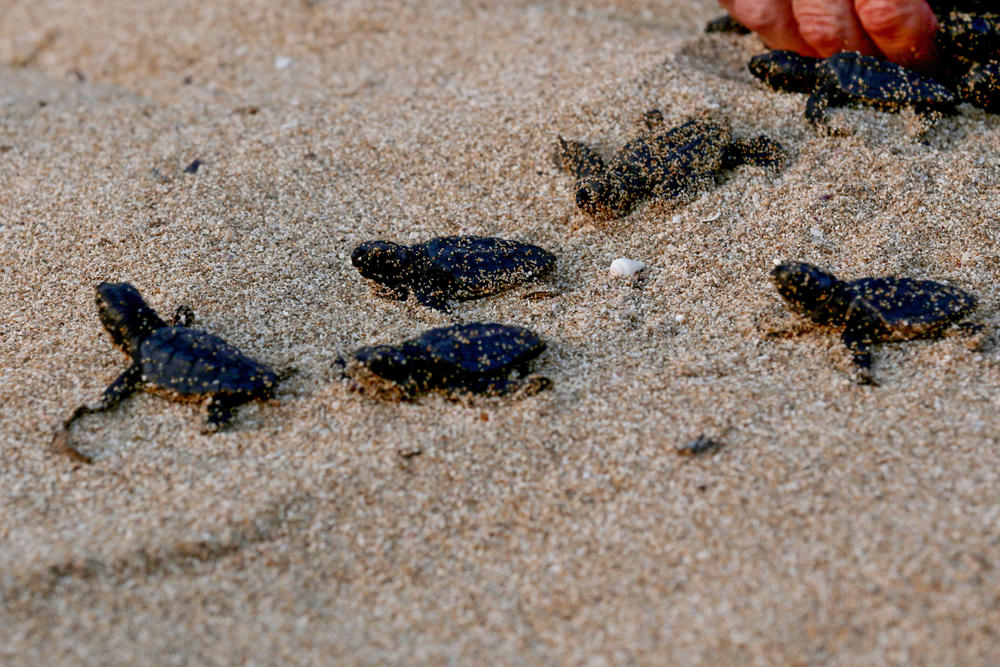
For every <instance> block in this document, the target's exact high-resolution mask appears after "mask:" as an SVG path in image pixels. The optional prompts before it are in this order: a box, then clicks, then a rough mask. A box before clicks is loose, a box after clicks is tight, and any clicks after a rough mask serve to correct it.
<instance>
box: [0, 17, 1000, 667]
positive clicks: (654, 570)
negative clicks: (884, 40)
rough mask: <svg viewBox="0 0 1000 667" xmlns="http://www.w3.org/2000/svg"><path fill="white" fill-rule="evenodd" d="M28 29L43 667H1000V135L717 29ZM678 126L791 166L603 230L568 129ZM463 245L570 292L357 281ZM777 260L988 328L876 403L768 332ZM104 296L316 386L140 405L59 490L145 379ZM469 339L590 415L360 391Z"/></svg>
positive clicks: (899, 363) (543, 285)
mask: <svg viewBox="0 0 1000 667" xmlns="http://www.w3.org/2000/svg"><path fill="white" fill-rule="evenodd" d="M277 4H281V5H283V6H282V7H280V8H279V7H276V6H275V5H277ZM0 5H2V8H3V11H2V13H3V16H4V20H3V22H2V23H0V275H2V277H3V281H2V284H3V289H2V290H0V452H2V460H3V464H2V465H0V489H2V490H3V492H2V494H0V602H2V607H0V615H2V622H0V662H3V663H4V664H11V665H21V664H23V665H38V664H109V663H119V664H157V665H159V664H219V665H230V664H403V665H414V664H418V665H419V664H570V665H577V664H586V665H617V664H710V665H728V664H753V665H770V664H794V665H807V664H808V665H814V664H830V665H885V664H907V665H912V664H927V665H945V664H966V665H972V664H982V665H988V664H997V663H1000V637H998V628H1000V430H998V410H1000V391H998V388H1000V345H998V342H1000V334H998V333H997V332H996V327H997V323H998V317H1000V313H998V306H1000V288H998V287H997V277H998V273H1000V116H996V115H988V114H986V113H984V112H982V111H980V110H978V109H974V108H972V107H969V106H968V105H965V106H962V107H961V113H960V114H959V115H957V116H954V117H951V118H946V119H944V120H942V121H941V122H939V123H938V124H937V125H935V126H934V127H931V128H929V129H928V128H927V127H926V126H924V125H923V123H922V121H921V120H920V119H919V118H918V117H917V116H916V115H914V114H913V113H912V112H909V111H904V112H902V113H900V114H886V113H881V112H877V111H873V110H871V109H847V110H837V111H835V112H833V122H834V123H835V124H836V125H837V126H838V127H840V128H842V129H843V130H844V131H845V135H844V136H829V135H822V134H818V133H816V132H815V131H814V130H813V128H812V127H810V126H809V124H808V123H807V122H806V121H805V119H804V118H803V109H804V107H805V97H804V96H801V95H794V94H783V93H776V92H773V91H771V90H769V89H766V88H765V87H764V86H762V85H761V84H760V83H759V82H757V81H756V80H755V79H753V78H752V77H751V76H750V74H749V73H748V72H747V71H746V68H745V62H746V60H747V59H748V58H749V57H751V56H752V55H754V54H756V53H759V52H762V51H763V50H764V49H763V46H762V45H761V43H760V42H759V41H758V40H757V39H756V38H755V37H752V36H746V37H736V36H718V35H704V34H702V32H701V30H702V27H703V26H704V23H705V21H707V20H708V19H710V18H713V17H715V16H717V15H718V14H719V9H718V7H717V6H716V5H715V3H714V2H709V1H700V2H693V3H689V2H680V1H679V0H660V1H655V0H618V1H613V0H580V1H578V2H567V1H562V0H551V1H533V2H529V1H527V0H510V1H506V2H501V1H499V0H483V1H480V2H472V1H459V0H452V1H449V0H437V1H433V2H431V1H427V2H416V1H407V0H396V1H393V2H390V1H385V2H369V1H362V0H325V1H324V0H301V1H297V2H288V3H270V2H266V1H264V0H245V1H242V2H237V1H236V0H202V1H201V2H193V1H190V0H179V1H173V2H172V1H168V0H148V1H147V2H141V3H136V2H125V1H124V0H105V1H103V2H98V1H96V0H80V1H79V2H73V3H62V2H56V1H55V0H43V1H41V2H27V1H24V0H10V1H8V2H3V3H0ZM652 108H658V109H661V110H662V112H663V115H664V117H665V120H666V121H667V122H668V123H671V124H677V123H680V122H682V121H683V120H684V119H686V118H687V117H689V116H691V115H693V114H698V113H700V112H703V111H706V110H713V111H715V112H719V113H722V114H725V115H726V116H727V117H728V118H729V119H730V120H731V123H732V126H733V131H734V133H735V134H736V135H738V136H753V135H757V134H766V135H768V136H769V137H771V138H773V139H775V140H777V141H779V142H781V144H783V145H784V146H785V148H786V149H787V150H788V154H789V155H788V160H787V162H786V164H785V165H784V167H783V168H782V169H781V170H780V171H777V172H775V171H771V170H767V169H764V168H760V167H752V166H743V167H739V168H737V169H735V170H732V171H727V172H725V173H723V174H721V175H720V176H719V178H718V179H717V181H716V182H715V183H714V184H712V185H711V186H705V187H701V188H697V189H695V190H693V191H691V192H690V193H688V194H686V195H685V196H683V197H681V198H679V199H676V200H653V201H650V202H647V203H644V204H642V205H641V206H639V207H638V208H637V209H636V210H635V211H634V212H633V213H632V214H631V215H629V216H628V217H626V218H623V219H621V220H618V221H614V222H610V223H596V222H594V221H593V220H590V219H588V218H587V217H586V216H584V215H583V214H582V213H580V212H579V211H578V210H577V209H576V207H575V205H574V201H573V195H574V183H573V180H572V179H571V178H570V177H568V176H567V175H566V174H565V173H563V172H561V171H560V170H559V169H558V167H557V165H556V163H555V161H554V159H553V151H554V148H555V145H556V141H557V137H559V136H563V137H567V138H572V139H578V140H581V141H586V142H589V143H591V144H593V145H595V146H597V147H598V148H599V149H600V150H601V151H602V152H604V154H605V155H608V154H611V153H613V151H614V150H615V149H616V148H618V147H620V146H621V145H623V144H624V143H625V142H626V141H628V140H629V139H630V138H632V137H634V136H636V134H637V133H638V132H639V130H640V127H641V123H642V118H643V114H644V112H646V111H647V110H649V109H652ZM196 159H197V160H200V161H201V162H202V165H201V167H200V168H199V169H198V170H197V172H195V173H186V172H185V171H184V170H185V168H186V167H188V166H189V165H190V164H191V163H192V162H193V161H194V160H196ZM446 234H481V235H491V236H501V237H505V238H511V239H517V240H521V241H527V242H531V243H536V244H539V245H541V246H543V247H545V248H547V249H549V250H550V251H552V252H553V253H555V254H556V255H557V257H558V265H557V268H556V270H555V271H554V272H553V273H552V274H551V275H549V276H548V277H547V278H545V279H543V280H542V281H541V282H539V283H537V284H533V285H528V286H525V287H523V288H517V289H514V290H512V291H509V292H506V293H504V294H502V295H499V296H495V297H491V298H488V299H481V300H476V301H468V302H463V303H460V304H457V305H456V307H455V309H454V313H452V314H451V315H446V314H441V313H437V312H435V311H431V310H428V309H425V308H422V307H420V306H418V305H416V304H415V303H414V301H413V300H410V301H408V302H406V303H401V302H397V301H390V300H383V299H379V298H377V297H375V296H374V295H373V294H372V293H371V291H370V290H369V288H368V287H367V286H366V285H365V284H364V282H363V281H362V280H361V279H360V277H359V276H358V274H357V272H356V271H355V270H354V269H353V267H352V266H351V264H350V260H349V257H350V253H351V250H352V249H353V248H354V247H355V246H356V245H357V244H358V243H360V242H361V241H364V240H367V239H372V238H383V239H388V240H394V241H398V242H406V243H414V242H417V241H422V240H425V239H428V238H431V237H433V236H439V235H446ZM618 257H628V258H632V259H636V260H640V261H642V262H644V263H645V264H647V265H648V266H649V269H648V271H645V272H643V274H641V277H640V278H639V279H638V280H629V279H620V278H614V277H612V276H611V275H609V272H608V266H609V264H610V263H611V262H612V260H614V259H616V258H618ZM777 260H802V261H808V262H812V263H814V264H817V265H819V266H822V267H824V268H827V269H829V270H831V271H833V272H835V273H836V274H837V275H839V276H841V277H843V278H846V279H855V278H861V277H864V276H874V275H904V276H909V277H913V278H921V279H934V280H939V281H944V282H948V283H949V284H952V285H955V286H958V287H961V288H962V289H965V290H967V291H969V292H971V293H973V294H975V295H976V296H977V297H978V299H979V308H978V310H977V312H976V314H975V317H974V319H975V321H977V322H980V323H982V324H984V325H985V332H984V333H983V334H982V335H980V336H979V337H978V338H975V339H971V340H970V339H969V338H968V337H963V336H961V335H947V336H945V337H944V338H942V339H940V340H921V341H914V342H909V343H905V344H891V345H885V346H882V347H881V348H880V349H879V350H878V351H877V354H876V373H877V375H878V377H879V379H880V381H881V386H877V387H870V386H860V385H857V384H855V383H854V382H853V381H852V379H851V358H850V354H849V353H848V351H847V349H846V348H845V347H844V346H843V345H842V344H841V342H840V338H839V335H838V333H837V332H836V331H832V330H825V329H820V328H816V329H812V330H809V331H806V332H805V333H802V334H801V335H798V336H794V337H786V338H777V339H775V338H771V337H769V336H768V333H769V332H770V331H772V330H776V329H787V328H790V327H793V326H795V325H796V323H798V322H800V320H798V319H797V318H795V317H794V316H792V315H790V314H789V313H788V312H787V311H786V309H785V308H784V306H783V304H782V302H781V301H780V299H779V297H778V295H777V293H776V292H775V290H774V288H773V287H772V286H771V284H770V282H769V281H768V278H767V276H768V271H769V270H770V268H771V266H772V265H773V263H774V262H775V261H777ZM101 281H128V282H130V283H132V284H133V285H135V286H136V287H137V288H138V289H139V290H140V291H141V292H142V293H143V295H144V296H145V297H146V298H147V300H148V301H149V303H150V305H152V306H153V307H154V308H156V309H157V310H158V311H159V312H160V313H161V314H162V315H164V316H169V314H171V313H173V311H174V309H175V308H176V307H177V306H178V305H180V304H187V305H190V306H191V307H192V308H193V310H194V312H195V314H196V317H197V326H198V327H199V328H201V329H204V330H205V331H208V332H211V333H213V334H216V335H218V336H222V337H223V338H225V339H226V340H227V341H229V342H231V343H233V344H234V345H236V346H238V347H239V348H240V349H242V350H244V351H245V352H246V353H247V354H249V355H251V356H253V357H254V358H257V359H260V360H261V361H264V362H266V363H268V364H270V365H272V366H273V367H275V368H278V369H295V371H297V372H296V373H295V374H294V375H292V376H291V377H290V378H289V379H288V380H287V381H285V382H284V383H283V384H282V385H281V386H280V387H279V389H278V392H277V397H276V400H275V401H273V402H270V403H253V404H249V405H247V406H245V407H243V408H242V409H240V411H239V412H238V414H237V417H236V419H235V421H234V423H233V425H232V427H231V428H230V429H229V430H227V431H224V432H222V433H218V434H214V435H203V434H202V433H201V427H202V420H203V417H202V413H201V411H200V409H199V408H198V407H197V406H195V405H191V404H184V403H173V402H168V401H165V400H163V399H162V398H159V397H156V396H152V395H150V394H146V393H140V394H137V395H136V396H134V397H132V398H130V399H129V400H127V401H126V402H124V403H123V404H122V406H121V407H120V408H118V409H116V410H115V411H113V412H108V413H105V414H99V415H91V416H87V417H85V418H83V419H81V420H80V421H79V422H78V423H77V424H76V425H75V426H74V428H73V431H72V437H73V440H74V443H75V445H76V446H78V447H79V449H80V450H81V451H82V452H85V453H86V454H87V455H88V456H90V457H92V458H93V463H92V464H90V465H80V464H78V463H76V462H74V461H72V460H70V459H69V458H67V457H64V456H59V455H56V454H54V453H53V452H52V451H51V450H50V448H49V443H50V442H51V440H52V434H53V429H54V428H55V427H56V426H57V425H58V424H59V423H60V421H61V420H62V419H63V418H65V417H66V416H67V415H68V414H69V412H70V411H71V410H72V409H73V407H75V406H77V405H79V404H81V403H85V402H94V401H96V400H97V399H98V397H99V396H100V394H101V392H102V391H103V390H104V388H105V387H106V386H107V385H108V384H109V383H110V382H111V381H112V380H113V379H114V378H115V377H116V376H117V375H118V374H119V373H121V372H122V371H123V370H124V369H125V368H126V366H127V364H128V360H127V358H126V357H125V356H124V355H123V354H121V352H119V351H118V350H117V349H116V348H114V347H113V346H112V344H111V342H110V339H109V338H108V336H107V334H106V333H105V332H104V331H103V329H102V327H101V324H100V322H99V320H98V318H97V314H96V309H95V307H94V287H95V286H96V285H97V284H98V283H99V282H101ZM455 321H460V322H475V321H482V322H491V321H495V322H505V323H510V324H517V325H520V326H525V327H529V328H530V329H532V330H533V331H535V332H537V333H538V334H539V335H540V336H542V337H543V338H544V339H545V340H546V341H547V342H548V349H547V350H546V352H545V353H544V354H543V355H542V356H541V357H540V358H539V359H538V361H537V364H536V370H538V371H539V372H541V373H543V374H544V375H546V376H548V377H549V378H551V380H552V382H553V387H552V389H550V390H548V391H545V392H542V393H540V394H538V395H535V396H531V397H527V398H525V399H523V400H502V399H476V400H470V401H450V400H448V399H446V398H445V397H443V396H439V395H428V396H426V397H423V398H421V399H419V400H417V401H415V402H412V403H393V402H385V401H378V400H375V399H373V398H370V397H368V396H365V395H361V394H358V393H355V392H352V391H350V387H349V386H348V384H347V383H344V382H342V381H341V379H340V377H339V372H338V371H337V369H336V368H335V365H334V362H335V360H336V359H337V358H338V357H339V356H341V355H344V354H347V353H349V352H350V351H352V350H354V349H356V348H358V347H360V346H363V345H372V344H378V343H391V342H395V341H399V340H402V339H404V338H408V337H411V336H413V335H416V334H418V333H420V332H421V331H423V330H426V329H428V328H431V327H434V326H442V325H445V324H448V323H450V322H455ZM699 434H706V435H708V436H710V437H713V438H716V439H717V440H718V441H719V442H721V443H722V446H721V447H720V448H719V449H718V450H717V451H715V452H712V453H710V454H707V455H704V456H697V457H682V456H678V454H677V452H676V448H677V447H678V446H680V445H682V444H684V443H686V442H689V441H691V440H693V439H694V438H695V437H697V436H698V435H699Z"/></svg>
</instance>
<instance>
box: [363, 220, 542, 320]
mask: <svg viewBox="0 0 1000 667" xmlns="http://www.w3.org/2000/svg"><path fill="white" fill-rule="evenodd" d="M351 263H352V264H353V265H354V267H355V268H356V269H357V270H358V272H359V273H360V274H361V275H362V276H363V277H364V278H366V279H367V280H368V282H369V284H370V285H371V287H372V290H373V291H374V292H375V293H376V294H378V295H379V296H382V297H385V298H388V299H399V300H404V299H406V298H407V296H408V295H409V293H410V292H413V295H414V296H415V297H416V298H417V301H418V302H420V303H421V304H422V305H424V306H427V307H428V308H434V309H437V310H443V311H447V310H448V301H449V300H450V299H457V300H466V299H478V298H479V297H484V296H489V295H491V294H496V293H497V292H501V291H503V290H506V289H509V288H511V287H514V286H515V285H518V284H520V283H523V282H527V281H529V280H534V279H536V278H538V277H539V276H541V275H543V274H545V273H546V272H548V271H550V270H551V269H552V267H553V266H555V263H556V257H555V255H553V254H552V253H550V252H549V251H548V250H545V249H543V248H540V247H538V246H536V245H531V244H530V243H521V242H519V241H509V240H507V239H497V238H490V237H484V236H444V237H440V238H435V239H431V240H430V241H425V242H423V243H417V244H416V245H411V246H406V245H400V244H398V243H392V242H390V241H365V242H364V243H362V244H361V245H359V246H358V247H357V248H355V249H354V252H352V253H351Z"/></svg>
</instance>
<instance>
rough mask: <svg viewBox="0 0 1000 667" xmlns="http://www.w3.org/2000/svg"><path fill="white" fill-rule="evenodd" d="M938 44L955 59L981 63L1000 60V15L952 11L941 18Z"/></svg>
mask: <svg viewBox="0 0 1000 667" xmlns="http://www.w3.org/2000/svg"><path fill="white" fill-rule="evenodd" d="M994 11H996V8H994ZM937 42H938V45H939V46H940V47H941V50H942V51H943V52H944V53H945V54H946V55H947V56H948V57H951V58H954V57H959V58H968V59H970V60H975V61H978V62H988V61H991V60H997V59H1000V14H967V13H962V12H952V13H950V14H949V15H948V16H946V17H944V18H942V19H941V21H940V26H939V28H938V33H937Z"/></svg>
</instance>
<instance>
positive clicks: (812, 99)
mask: <svg viewBox="0 0 1000 667" xmlns="http://www.w3.org/2000/svg"><path fill="white" fill-rule="evenodd" d="M829 108H830V90H829V89H828V88H817V89H816V90H814V91H813V92H812V94H811V95H810V96H809V100H808V101H807V102H806V118H807V119H808V120H809V122H810V123H812V124H813V125H815V126H816V127H817V128H823V129H829V126H828V124H827V118H826V111H827V109H829Z"/></svg>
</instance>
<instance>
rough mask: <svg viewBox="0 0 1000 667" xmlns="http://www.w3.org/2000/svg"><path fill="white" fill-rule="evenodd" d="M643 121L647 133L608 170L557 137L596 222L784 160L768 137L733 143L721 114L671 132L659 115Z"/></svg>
mask: <svg viewBox="0 0 1000 667" xmlns="http://www.w3.org/2000/svg"><path fill="white" fill-rule="evenodd" d="M644 119H645V123H646V130H645V131H644V132H642V133H641V134H640V135H639V136H638V137H636V138H635V139H633V140H632V141H630V142H628V143H627V144H625V146H624V147H623V148H622V149H621V150H620V151H618V153H616V154H615V156H614V157H613V158H612V159H611V160H610V161H609V162H608V163H607V164H605V162H604V160H603V158H601V156H600V155H598V154H597V152H596V151H595V150H594V149H592V148H590V147H589V146H587V145H585V144H583V143H581V142H578V141H567V140H566V139H563V138H562V137H559V146H558V150H557V153H556V158H557V161H558V162H559V164H560V166H561V167H562V168H563V169H565V170H566V171H568V172H570V173H571V174H572V175H573V176H575V177H576V205H577V206H578V207H579V208H580V210H581V211H583V212H584V213H586V214H587V215H589V216H591V217H592V218H595V219H597V220H614V219H616V218H621V217H624V216H626V215H628V214H629V213H630V212H631V211H632V209H634V208H635V207H636V205H638V204H639V202H641V201H643V200H644V199H647V198H650V197H657V196H662V197H674V196H677V195H679V194H681V193H682V192H683V191H685V190H686V189H688V188H690V187H691V186H692V185H695V184H698V183H700V182H706V181H711V180H714V178H715V177H716V176H717V175H718V174H719V173H720V172H721V171H723V170H725V169H732V168H735V167H737V166H739V165H741V164H754V165H759V166H765V167H776V166H778V165H780V164H781V162H782V161H783V160H784V157H785V151H784V149H783V148H782V147H781V145H780V144H779V143H778V142H776V141H773V140H771V139H768V138H767V137H765V136H759V137H755V138H753V139H737V138H735V137H733V135H732V129H731V127H730V125H729V121H728V119H726V118H725V117H723V116H722V115H721V114H717V113H706V114H704V115H702V116H701V117H697V118H693V119H691V120H688V121H687V122H685V123H683V124H681V125H679V126H677V127H672V128H671V127H668V126H666V125H665V124H664V122H663V114H662V113H661V112H660V111H659V110H657V109H653V110H651V111H648V112H647V113H646V114H645V116H644Z"/></svg>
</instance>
